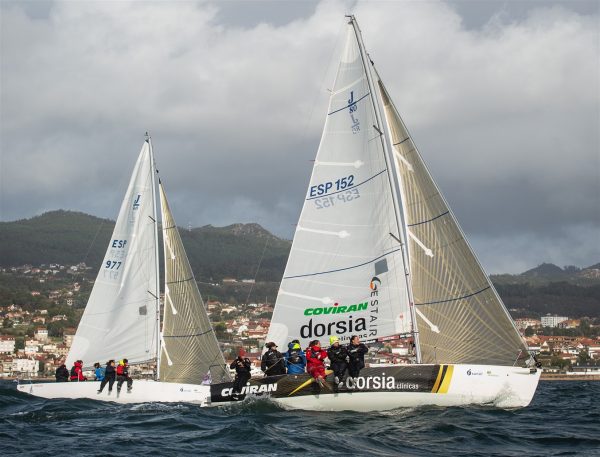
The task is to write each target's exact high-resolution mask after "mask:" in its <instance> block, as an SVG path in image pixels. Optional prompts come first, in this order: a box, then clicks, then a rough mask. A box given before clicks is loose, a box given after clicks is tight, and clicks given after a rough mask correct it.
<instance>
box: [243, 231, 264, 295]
mask: <svg viewBox="0 0 600 457" xmlns="http://www.w3.org/2000/svg"><path fill="white" fill-rule="evenodd" d="M268 244H269V237H267V238H266V240H265V246H264V247H263V251H262V254H261V255H260V260H259V261H258V266H257V267H256V273H254V282H253V283H252V284H251V285H250V291H249V292H248V296H247V297H246V304H248V300H250V295H251V294H252V290H254V284H256V277H257V276H258V272H259V270H260V265H261V264H262V261H263V258H264V257H265V251H266V250H267V246H268Z"/></svg>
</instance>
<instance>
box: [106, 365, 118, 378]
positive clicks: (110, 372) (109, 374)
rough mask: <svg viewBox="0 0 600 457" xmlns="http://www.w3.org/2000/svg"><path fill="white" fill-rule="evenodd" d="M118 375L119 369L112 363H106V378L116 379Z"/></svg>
mask: <svg viewBox="0 0 600 457" xmlns="http://www.w3.org/2000/svg"><path fill="white" fill-rule="evenodd" d="M116 375H117V371H116V370H115V367H113V366H112V365H106V370H104V378H105V379H114V378H115V376H116Z"/></svg>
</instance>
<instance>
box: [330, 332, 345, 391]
mask: <svg viewBox="0 0 600 457" xmlns="http://www.w3.org/2000/svg"><path fill="white" fill-rule="evenodd" d="M329 344H330V346H329V349H328V350H327V357H329V361H330V362H331V369H332V370H333V376H334V378H333V380H334V382H333V390H334V391H335V392H337V391H338V388H339V386H340V384H342V383H343V382H344V376H345V375H346V370H347V369H348V350H347V349H346V348H345V347H344V346H342V345H340V339H339V338H338V337H337V336H330V337H329Z"/></svg>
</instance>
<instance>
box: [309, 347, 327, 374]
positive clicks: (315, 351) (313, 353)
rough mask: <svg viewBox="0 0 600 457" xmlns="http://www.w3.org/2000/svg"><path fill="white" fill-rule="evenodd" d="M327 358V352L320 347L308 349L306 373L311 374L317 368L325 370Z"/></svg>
mask: <svg viewBox="0 0 600 457" xmlns="http://www.w3.org/2000/svg"><path fill="white" fill-rule="evenodd" d="M326 358H327V352H326V351H324V350H323V349H321V348H320V347H318V346H311V347H309V348H308V349H306V371H307V372H309V373H310V372H311V371H312V370H314V369H315V368H324V367H325V363H323V360H325V359H326Z"/></svg>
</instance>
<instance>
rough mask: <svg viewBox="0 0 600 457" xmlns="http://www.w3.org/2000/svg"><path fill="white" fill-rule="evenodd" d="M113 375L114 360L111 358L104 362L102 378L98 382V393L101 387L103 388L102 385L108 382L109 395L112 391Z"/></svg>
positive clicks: (114, 375)
mask: <svg viewBox="0 0 600 457" xmlns="http://www.w3.org/2000/svg"><path fill="white" fill-rule="evenodd" d="M115 377H116V370H115V361H114V360H112V359H111V360H109V361H108V362H106V368H104V379H103V380H102V382H101V383H100V389H98V393H99V394H101V393H102V389H104V386H105V385H106V384H108V395H110V394H111V392H112V388H113V384H114V383H115Z"/></svg>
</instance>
